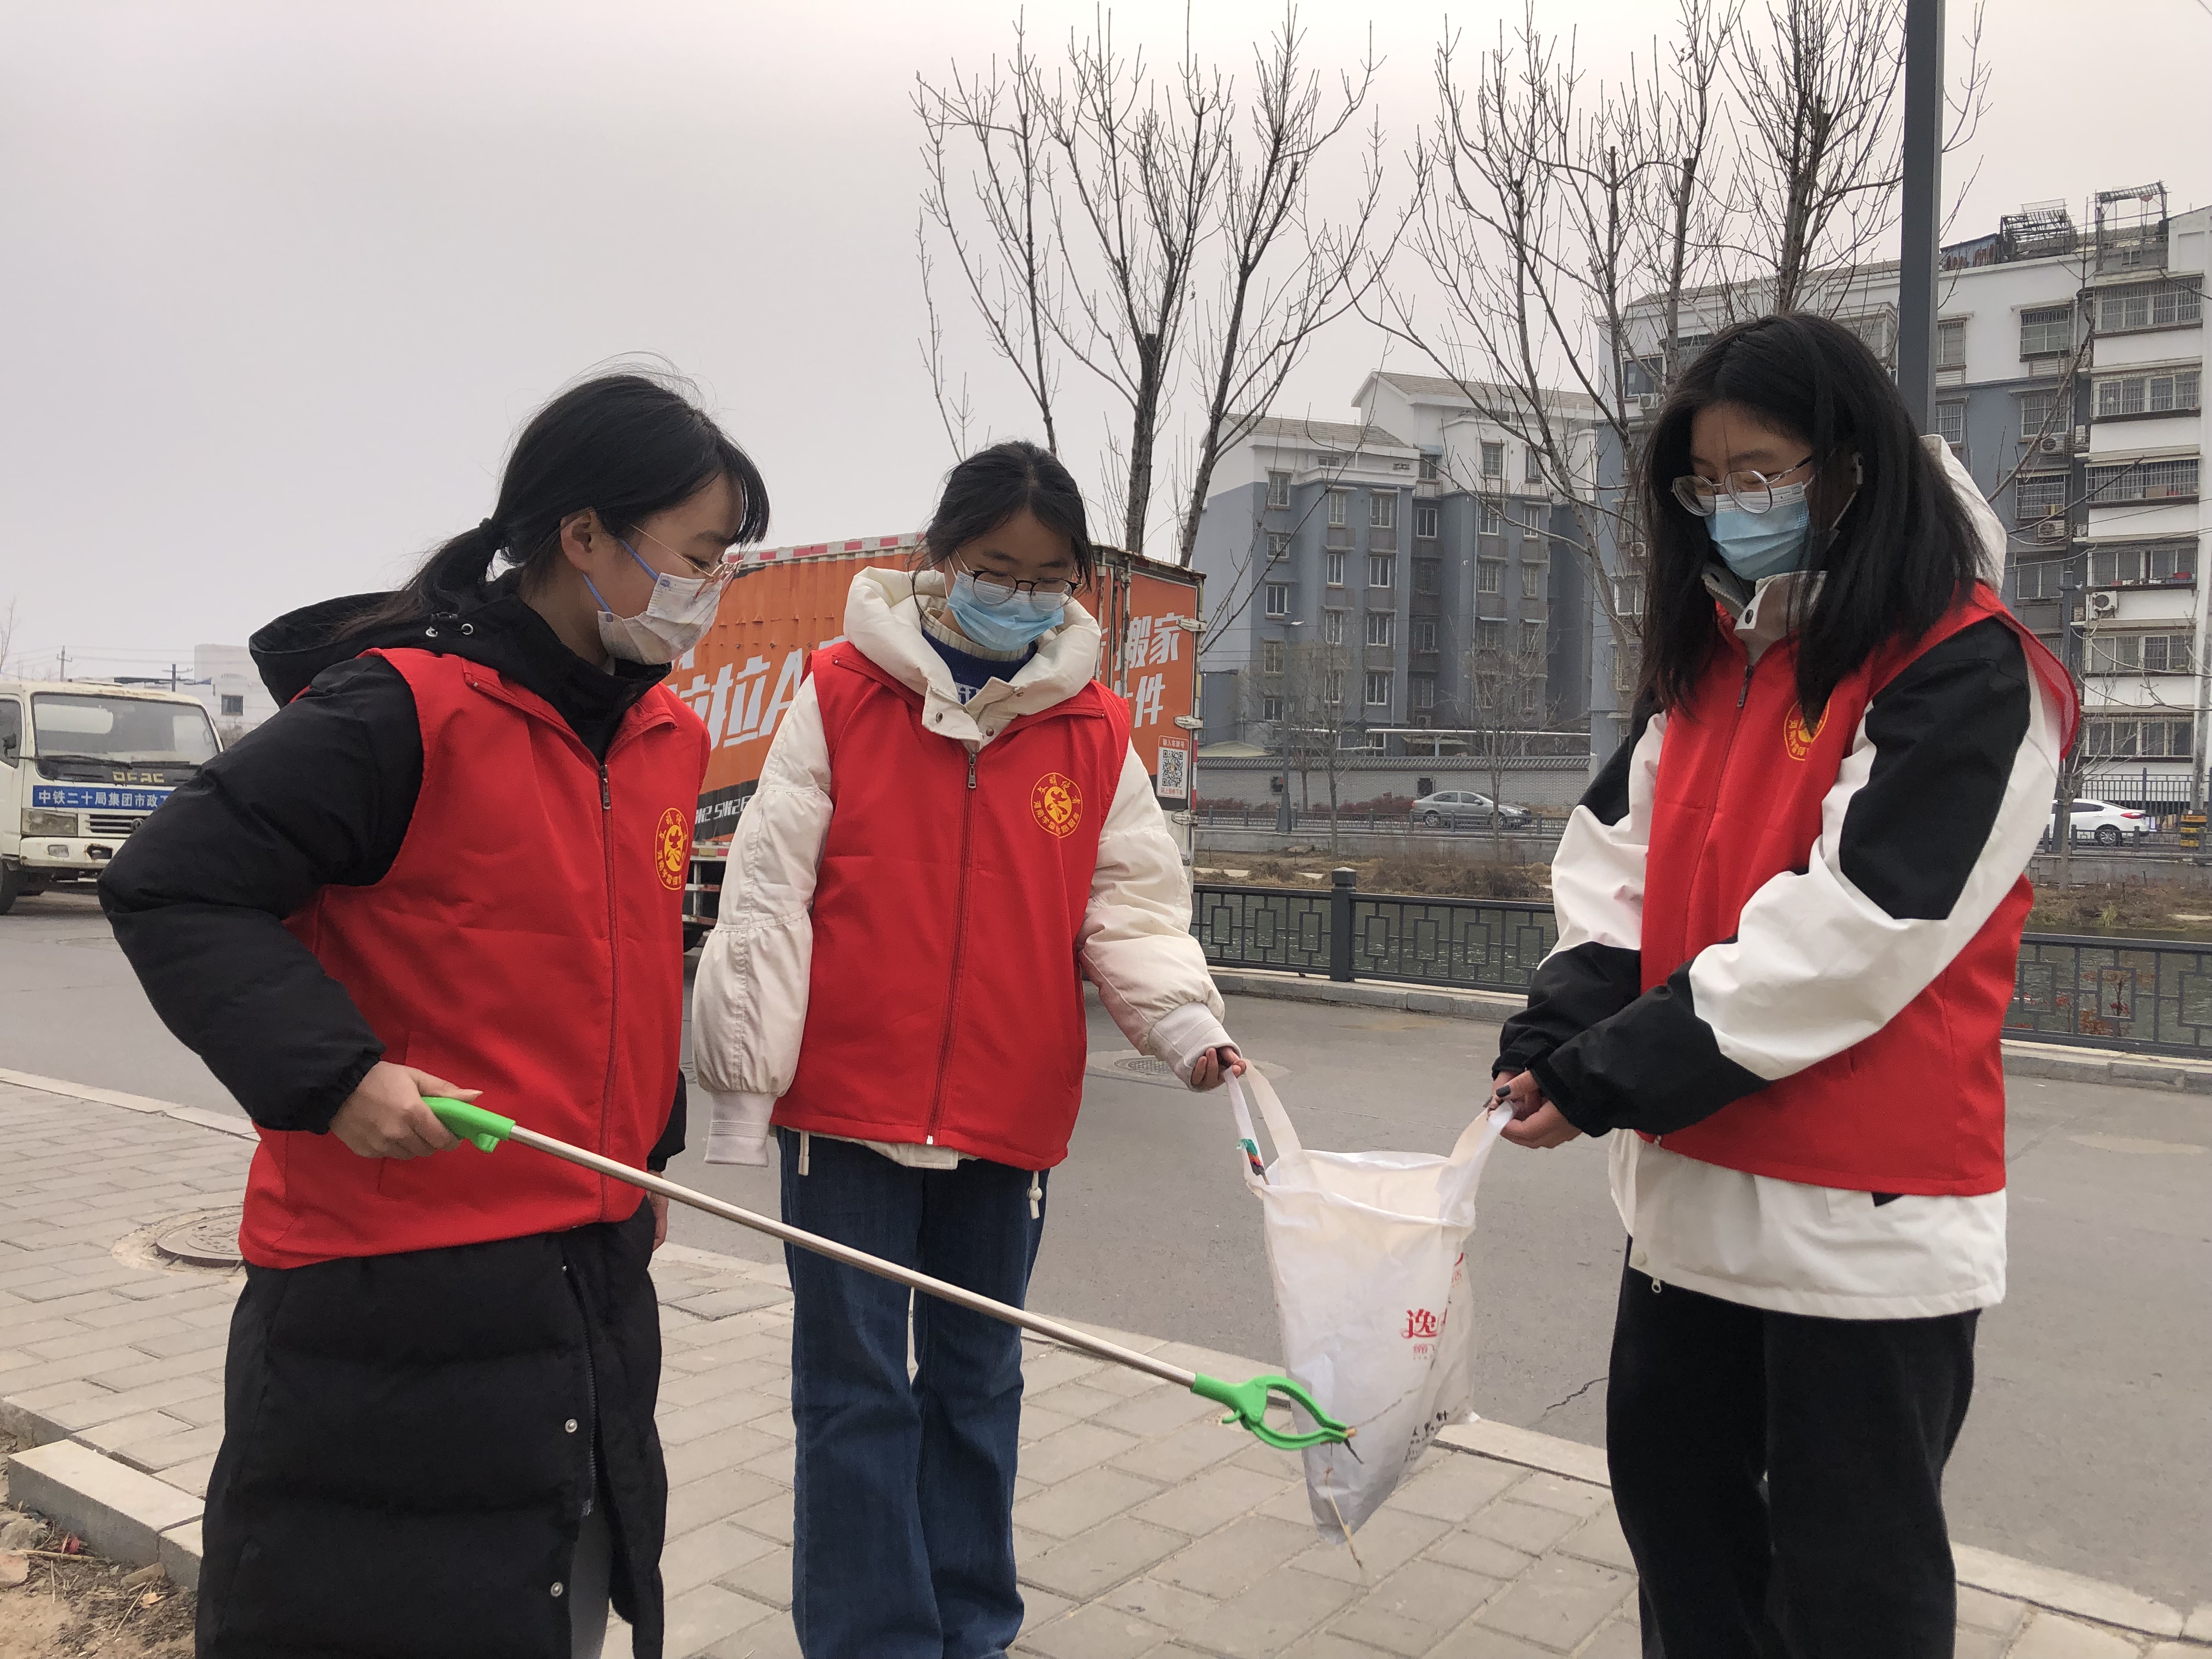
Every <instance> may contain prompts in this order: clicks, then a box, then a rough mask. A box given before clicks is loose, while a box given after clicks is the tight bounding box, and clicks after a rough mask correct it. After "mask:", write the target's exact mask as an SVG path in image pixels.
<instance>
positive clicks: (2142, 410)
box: [2097, 368, 2199, 421]
mask: <svg viewBox="0 0 2212 1659" xmlns="http://www.w3.org/2000/svg"><path fill="white" fill-rule="evenodd" d="M2198 380H2199V375H2198V372H2197V370H2196V369H2193V368H2177V369H2171V370H2166V371H2163V372H2161V373H2160V374H2130V375H2127V376H2124V377H2123V378H2121V379H2118V380H2100V381H2098V382H2097V418H2098V419H2099V420H2100V421H2109V420H2111V419H2112V417H2113V416H2118V415H2171V414H2190V413H2193V412H2195V410H2196V409H2197V385H2198Z"/></svg>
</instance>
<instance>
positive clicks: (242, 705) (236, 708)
mask: <svg viewBox="0 0 2212 1659" xmlns="http://www.w3.org/2000/svg"><path fill="white" fill-rule="evenodd" d="M222 712H223V714H224V715H225V716H226V717H236V716H239V715H242V714H245V713H246V695H245V693H243V692H240V694H239V695H238V696H231V695H230V694H229V693H228V692H225V693H224V694H223V699H222Z"/></svg>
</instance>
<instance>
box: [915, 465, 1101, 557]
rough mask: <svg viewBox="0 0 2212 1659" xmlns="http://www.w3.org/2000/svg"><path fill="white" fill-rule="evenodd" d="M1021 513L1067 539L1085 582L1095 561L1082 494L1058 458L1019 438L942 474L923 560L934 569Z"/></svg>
mask: <svg viewBox="0 0 2212 1659" xmlns="http://www.w3.org/2000/svg"><path fill="white" fill-rule="evenodd" d="M1024 507H1026V508H1028V509H1029V511H1030V513H1032V514H1033V515H1034V516H1035V517H1036V521H1037V522H1038V523H1039V524H1041V525H1042V526H1044V527H1045V528H1046V529H1047V530H1053V531H1057V532H1059V533H1060V534H1061V535H1063V536H1065V537H1066V538H1067V544H1068V547H1069V548H1070V549H1071V550H1073V553H1074V555H1075V568H1076V570H1077V572H1078V575H1079V581H1085V582H1087V581H1089V580H1091V564H1092V562H1094V555H1093V553H1092V550H1091V530H1090V521H1089V520H1088V519H1087V518H1086V517H1085V514H1084V511H1083V492H1082V491H1081V490H1080V489H1077V488H1076V487H1075V480H1074V478H1073V477H1070V476H1069V473H1068V471H1067V469H1066V467H1064V466H1062V465H1060V458H1059V457H1058V456H1056V455H1054V453H1052V452H1051V451H1050V450H1048V449H1044V448H1042V447H1039V446H1037V445H1036V444H1033V443H1030V442H1028V441H1025V440H1023V439H1019V438H1016V439H1011V440H1009V441H1006V442H1005V443H1002V444H993V445H992V446H991V447H989V448H988V449H979V450H977V451H976V452H975V453H974V454H973V455H970V456H969V458H968V459H966V460H964V461H963V462H961V463H960V465H957V466H956V467H954V468H953V469H952V471H950V472H948V473H947V474H945V494H944V495H942V496H941V497H939V500H938V503H937V513H936V515H935V516H934V517H933V518H932V519H931V520H930V521H929V528H928V529H927V530H925V531H924V532H922V534H921V545H922V557H923V559H924V560H925V561H926V562H927V563H928V564H929V565H930V566H932V567H933V568H934V567H936V566H939V565H941V564H943V563H944V562H945V561H946V560H948V559H950V558H951V556H953V554H954V553H955V552H957V550H959V549H961V548H963V547H965V546H966V545H967V544H969V542H972V541H974V540H975V538H977V537H978V536H987V535H989V534H990V533H991V532H993V531H994V530H996V529H997V528H998V527H999V526H1000V525H1002V524H1004V523H1006V520H1009V519H1011V518H1012V517H1013V516H1014V514H1015V513H1019V512H1020V511H1022V510H1023V509H1024Z"/></svg>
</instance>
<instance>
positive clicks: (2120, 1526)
mask: <svg viewBox="0 0 2212 1659" xmlns="http://www.w3.org/2000/svg"><path fill="white" fill-rule="evenodd" d="M0 998H4V1001H0V1009H4V1014H0V1066H8V1067H9V1068H12V1069H15V1070H18V1071H24V1072H31V1073H40V1074H44V1075H47V1076H52V1077H60V1078H68V1079H75V1080H76V1081H79V1082H84V1083H91V1084H96V1085H102V1086H105V1087H108V1088H116V1089H124V1090H128V1091H132V1092H135V1093H140V1094H147V1095H152V1096H155V1097H160V1098H163V1099H168V1100H174V1101H181V1102H185V1103H190V1104H193V1105H199V1106H207V1107H212V1108H217V1109H229V1110H235V1107H234V1106H233V1105H232V1104H231V1103H230V1101H229V1099H228V1096H227V1095H225V1093H224V1092H223V1091H222V1088H221V1087H220V1085H217V1084H216V1081H215V1079H213V1078H212V1077H210V1075H209V1074H208V1073H207V1072H206V1070H205V1069H204V1067H203V1066H201V1065H200V1064H199V1062H198V1060H197V1059H195V1058H194V1057H193V1056H192V1055H191V1054H189V1053H188V1052H186V1051H185V1049H184V1048H181V1047H180V1046H179V1044H178V1043H177V1042H175V1041H174V1040H173V1038H171V1037H170V1036H168V1034H167V1032H166V1031H164V1030H162V1029H161V1024H160V1023H159V1022H158V1021H157V1020H156V1019H155V1018H154V1016H153V1014H152V1012H151V1011H150V1010H149V1008H148V1007H147V1006H146V1004H145V1002H144V1000H143V998H142V997H141V996H140V994H139V993H138V991H137V987H136V985H135V983H134V982H133V981H132V980H131V975H130V972H129V969H127V967H126V966H125V963H124V962H123V960H122V957H121V956H120V955H119V953H118V952H117V951H116V950H115V948H114V945H113V944H112V941H111V940H110V939H109V938H108V935H107V932H106V927H104V925H103V924H102V923H101V921H100V917H99V915H98V912H97V909H96V908H95V907H94V905H93V904H92V903H91V902H89V901H88V900H84V899H78V898H74V897H61V896H49V897H46V898H41V899H27V900H24V901H22V902H21V903H19V904H18V906H17V907H16V909H15V913H14V914H13V915H9V916H8V917H5V918H0ZM1230 1025H1231V1030H1233V1031H1235V1032H1236V1033H1237V1036H1238V1037H1239V1039H1240V1040H1241V1041H1242V1042H1243V1043H1244V1044H1245V1046H1246V1048H1247V1050H1248V1052H1249V1053H1250V1054H1253V1055H1254V1056H1255V1057H1257V1058H1260V1059H1262V1060H1267V1062H1269V1063H1270V1064H1271V1065H1273V1066H1280V1067H1281V1068H1283V1069H1282V1074H1281V1076H1280V1077H1279V1079H1278V1084H1279V1089H1280V1091H1281V1092H1282V1095H1283V1098H1284V1101H1285V1104H1286V1105H1287V1106H1288V1107H1289V1109H1290V1110H1291V1112H1292V1113H1293V1114H1294V1115H1295V1116H1296V1117H1297V1121H1298V1123H1299V1125H1300V1128H1301V1133H1303V1134H1304V1137H1305V1138H1306V1139H1307V1141H1308V1143H1309V1144H1310V1145H1313V1146H1323V1147H1332V1148H1340V1149H1346V1150H1352V1149H1368V1148H1377V1147H1400V1148H1407V1149H1416V1150H1425V1151H1437V1152H1441V1151H1443V1150H1444V1149H1445V1148H1446V1147H1448V1146H1449V1144H1450V1142H1451V1140H1452V1138H1453V1137H1454V1136H1455V1134H1456V1133H1458V1131H1459V1129H1460V1128H1461V1127H1462V1125H1463V1124H1464V1123H1465V1121H1467V1118H1468V1115H1469V1114H1470V1112H1471V1111H1472V1109H1473V1107H1474V1091H1475V1090H1476V1089H1477V1088H1479V1086H1480V1080H1481V1079H1482V1077H1483V1076H1484V1074H1485V1073H1486V1070H1487V1063H1488V1060H1489V1058H1490V1054H1491V1053H1492V1043H1493V1042H1494V1039H1495V1032H1494V1030H1493V1029H1492V1028H1491V1027H1487V1026H1483V1025H1479V1024H1468V1023H1464V1022H1460V1021H1454V1020H1448V1019H1440V1018H1428V1017H1425V1016H1419V1015H1407V1014H1395V1013H1389V1012H1378V1011H1374V1010H1367V1009H1357V1008H1340V1007H1334V1006H1314V1005H1308V1004H1297V1003H1279V1002H1264V1001H1259V1000H1250V999H1241V998H1240V999H1235V1000H1232V1002H1231V1011H1230ZM1091 1048H1092V1050H1093V1051H1094V1053H1097V1054H1109V1053H1112V1052H1114V1051H1116V1050H1123V1049H1125V1048H1126V1044H1125V1043H1124V1042H1123V1041H1122V1039H1121V1036H1120V1035H1119V1034H1118V1033H1117V1032H1115V1030H1114V1029H1113V1027H1112V1025H1111V1024H1110V1023H1109V1021H1107V1020H1106V1019H1105V1018H1104V1017H1103V1014H1100V1013H1098V1012H1097V1011H1096V1010H1095V1009H1094V1011H1093V1017H1092V1020H1091ZM2010 1094H2011V1119H2012V1122H2011V1152H2010V1157H2011V1192H2012V1206H2011V1217H2012V1270H2011V1285H2012V1294H2011V1297H2010V1299H2009V1300H2008V1302H2006V1304H2004V1305H2003V1306H2002V1307H2000V1308H1997V1309H1995V1310H1991V1311H1990V1313H1989V1314H1987V1315H1986V1316H1984V1319H1983V1322H1982V1326H1981V1334H1980V1341H1979V1347H1978V1361H1979V1373H1980V1375H1979V1379H1978V1390H1977V1394H1976V1398H1975V1402H1974V1407H1973V1412H1972V1415H1971V1416H1970V1417H1969V1418H1968V1419H1967V1423H1966V1432H1965V1435H1964V1437H1963V1438H1962V1439H1961V1440H1960V1445H1959V1449H1958V1453H1957V1455H1956V1456H1955V1458H1954V1461H1953V1462H1952V1465H1951V1473H1950V1480H1949V1501H1950V1507H1951V1514H1952V1521H1953V1528H1954V1533H1955V1535H1956V1536H1957V1537H1958V1538H1960V1540H1961V1541H1966V1542H1970V1543H1975V1544H1979V1545H1983V1546H1984V1547H1988V1548H1991V1549H1997V1550H2002V1551H2005V1552H2008V1553H2012V1554H2015V1555H2020V1556H2024V1557H2027V1559H2032V1560H2037V1561H2041V1562H2045V1563H2046V1564H2048V1565H2053V1566H2058V1567H2063V1568H2068V1569H2070V1570H2072V1571H2077V1572H2083V1573H2088V1574H2091V1575H2093V1576H2094V1577H2100V1578H2108V1579H2112V1580H2115V1581H2117V1582H2118V1583H2124V1584H2128V1585H2130V1586H2132V1587H2134V1588H2136V1589H2141V1590H2142V1591H2145V1592H2147V1593H2148V1594H2152V1595H2158V1596H2160V1597H2162V1598H2164V1599H2166V1600H2168V1601H2174V1602H2178V1603H2179V1604H2180V1605H2181V1606H2182V1607H2185V1608H2186V1607H2189V1606H2191V1605H2193V1604H2194V1603H2196V1602H2197V1601H2212V1150H2208V1149H2212V1100H2208V1099H2206V1098H2205V1097H2200V1096H2186V1095H2176V1094H2171V1093H2167V1092H2166V1091H2151V1090H2136V1089H2114V1088H2101V1087H2090V1086H2086V1085H2069V1084H2056V1083H2043V1082H2039V1081H2037V1080H2034V1079H2012V1080H2011V1084H2010ZM705 1127H706V1126H705V1123H704V1121H695V1123H694V1126H693V1138H694V1139H695V1141H696V1142H699V1143H702V1144H703V1142H704V1139H705ZM671 1175H673V1176H675V1177H676V1178H677V1179H678V1180H682V1181H686V1182H690V1183H691V1184H694V1185H696V1186H700V1187H702V1188H706V1189H707V1190H708V1191H710V1192H714V1193H716V1194H720V1195H722V1196H724V1197H726V1198H729V1199H731V1200H733V1201H736V1202H738V1203H742V1204H746V1205H749V1206H753V1207H756V1208H761V1209H766V1210H769V1211H773V1210H774V1208H775V1181H776V1177H775V1171H774V1170H773V1169H769V1170H744V1169H731V1168H724V1167H709V1166H708V1165H706V1164H703V1163H702V1162H701V1161H700V1159H699V1158H698V1156H697V1155H696V1153H694V1154H690V1155H687V1156H686V1157H684V1158H683V1159H681V1160H679V1161H678V1164H677V1165H676V1166H675V1168H674V1169H673V1170H671ZM677 1215H678V1220H677V1224H676V1236H677V1237H678V1238H679V1239H681V1240H683V1241H684V1242H686V1243H693V1244H697V1245H700V1246H702V1247H704V1248H708V1249H720V1250H726V1251H730V1252H732V1253H734V1254H738V1255H750V1256H753V1257H756V1258H757V1259H763V1260H765V1259H768V1258H769V1257H770V1256H771V1255H772V1254H773V1253H774V1251H775V1249H778V1248H779V1247H777V1246H775V1245H774V1244H773V1243H771V1242H770V1241H769V1240H766V1239H763V1238H761V1237H758V1236H757V1235H752V1234H747V1233H744V1232H743V1231H740V1230H738V1229H737V1228H734V1227H731V1226H729V1225H726V1224H723V1223H721V1222H718V1221H715V1220H714V1219H712V1218H708V1217H706V1216H702V1215H699V1214H696V1212H684V1211H682V1210H679V1211H678V1212H677ZM1620 1249H1621V1239H1620V1224H1619V1222H1618V1221H1617V1219H1616V1218H1614V1215H1613V1208H1612V1205H1611V1203H1610V1201H1609V1200H1607V1196H1606V1191H1605V1170H1604V1156H1603V1152H1602V1149H1601V1148H1600V1147H1598V1146H1593V1145H1591V1144H1589V1143H1586V1142H1577V1143H1576V1144H1574V1145H1572V1146H1568V1147H1565V1148H1562V1149H1560V1150H1559V1151H1558V1152H1549V1153H1525V1152H1516V1150H1515V1149H1514V1148H1511V1147H1500V1148H1499V1149H1498V1154H1497V1156H1496V1158H1494V1160H1493V1162H1492V1164H1491V1167H1490V1170H1489V1172H1488V1173H1487V1175H1486V1177H1485V1181H1484V1187H1483V1194H1482V1212H1481V1219H1480V1224H1479V1227H1478V1232H1477V1237H1476V1242H1475V1246H1474V1250H1473V1251H1472V1252H1471V1254H1472V1256H1473V1259H1474V1261H1475V1263H1476V1268H1477V1272H1478V1273H1479V1275H1480V1280H1479V1283H1480V1309H1481V1315H1480V1317H1481V1322H1482V1323H1481V1343H1482V1359H1481V1373H1480V1376H1481V1395H1480V1405H1481V1409H1482V1410H1483V1412H1484V1413H1485V1414H1486V1415H1487V1416H1490V1417H1493V1418H1496V1419H1500V1420H1503V1421H1505V1422H1510V1423H1516V1424H1521V1425H1528V1426H1531V1427H1535V1428H1540V1429H1542V1430H1543V1431H1546V1432H1547V1433H1552V1434H1557V1435H1562V1436H1565V1437H1568V1438H1571V1439H1577V1440H1582V1441H1585V1442H1589V1443H1594V1444H1595V1443H1601V1442H1602V1439H1603V1429H1604V1400H1605V1384H1604V1374H1605V1370H1606V1354H1607V1339H1608V1332H1609V1328H1610V1323H1611V1312H1612V1305H1613V1294H1614V1290H1615V1286H1616V1284H1617V1280H1618V1275H1619V1273H1620ZM1031 1301H1032V1303H1033V1304H1034V1305H1036V1307H1038V1308H1040V1309H1041V1310H1046V1311H1049V1312H1053V1313H1057V1314H1061V1315H1066V1316H1072V1317H1074V1318H1078V1319H1084V1320H1090V1321H1095V1322H1099V1323H1102V1324H1108V1325H1114V1326H1118V1327H1121V1328H1124V1329H1128V1330H1135V1331H1143V1332H1150V1333H1152V1334H1158V1335H1162V1336H1168V1337H1174V1338H1178V1339H1181V1340H1186V1341H1190V1342H1196V1343H1200V1344H1203V1345H1205V1346H1208V1347H1213V1348H1218V1349H1225V1350H1227V1351H1228V1352H1234V1353H1243V1354H1246V1355H1249V1356H1250V1357H1251V1358H1254V1359H1256V1360H1261V1361H1270V1362H1271V1361H1272V1360H1273V1358H1274V1356H1275V1353H1276V1340H1275V1328H1274V1311H1273V1304H1272V1299H1271V1297H1270V1295H1269V1291H1268V1286H1267V1276H1266V1269H1265V1267H1264V1262H1263V1258H1262V1255H1261V1243H1260V1237H1259V1216H1258V1210H1257V1206H1256V1205H1255V1203H1254V1202H1253V1200H1251V1199H1250V1197H1249V1195H1248V1194H1246V1193H1245V1192H1244V1190H1243V1184H1242V1182H1241V1181H1240V1180H1239V1178H1238V1176H1237V1165H1236V1160H1235V1158H1234V1156H1233V1155H1232V1153H1231V1149H1230V1129H1229V1122H1228V1115H1227V1109H1226V1108H1225V1105H1224V1104H1223V1103H1222V1101H1221V1099H1220V1097H1218V1096H1207V1097H1193V1096H1190V1095H1188V1094H1187V1093H1185V1092H1184V1091H1182V1090H1180V1089H1178V1088H1175V1087H1172V1086H1164V1085H1161V1084H1158V1083H1149V1082H1144V1081H1138V1080H1134V1079H1127V1078H1123V1077H1119V1076H1114V1077H1101V1076H1097V1075H1095V1074H1094V1075H1093V1076H1092V1077H1091V1079H1090V1081H1089V1082H1088V1084H1087V1085H1086V1089H1085V1111H1084V1115H1083V1118H1082V1121H1081V1123H1080V1124H1079V1127H1078V1129H1077V1133H1076V1137H1075V1146H1074V1150H1073V1155H1072V1156H1071V1157H1070V1158H1069V1160H1068V1162H1067V1163H1066V1164H1065V1165H1063V1166H1062V1167H1061V1168H1060V1170H1057V1171H1055V1172H1054V1176H1053V1182H1052V1188H1051V1202H1050V1210H1049V1219H1048V1225H1047V1229H1046V1234H1045V1243H1044V1249H1043V1251H1042V1256H1041V1258H1040V1260H1039V1262H1038V1268H1037V1279H1036V1285H1035V1288H1034V1291H1033V1293H1032V1296H1031Z"/></svg>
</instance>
